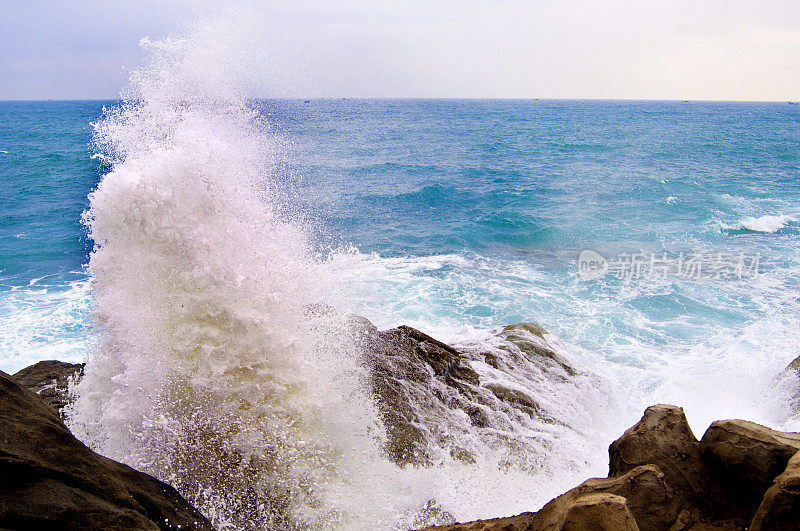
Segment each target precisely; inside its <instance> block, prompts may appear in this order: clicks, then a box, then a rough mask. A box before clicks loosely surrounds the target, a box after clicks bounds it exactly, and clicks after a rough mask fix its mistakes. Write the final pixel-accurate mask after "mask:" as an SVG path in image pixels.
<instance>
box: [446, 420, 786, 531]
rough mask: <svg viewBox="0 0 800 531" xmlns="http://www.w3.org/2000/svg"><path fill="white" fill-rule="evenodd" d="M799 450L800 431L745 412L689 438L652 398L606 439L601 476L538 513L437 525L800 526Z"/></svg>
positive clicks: (469, 528)
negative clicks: (606, 462)
mask: <svg viewBox="0 0 800 531" xmlns="http://www.w3.org/2000/svg"><path fill="white" fill-rule="evenodd" d="M798 450H800V434H798V433H784V432H778V431H775V430H771V429H769V428H767V427H765V426H760V425H758V424H755V423H752V422H747V421H743V420H724V421H717V422H714V423H713V424H712V425H711V426H710V427H709V428H708V430H707V431H706V433H705V435H704V436H703V439H702V441H697V439H696V438H695V437H694V434H693V433H692V431H691V429H690V428H689V424H688V422H687V421H686V417H685V415H684V413H683V410H682V409H681V408H679V407H676V406H670V405H663V404H662V405H656V406H652V407H649V408H647V410H646V411H645V413H644V416H643V417H642V419H641V420H640V421H639V422H638V423H637V424H636V425H634V426H633V427H631V428H630V429H628V430H626V431H625V433H624V434H623V435H622V437H620V438H619V439H617V440H616V441H614V442H613V443H612V444H611V446H610V447H609V458H610V467H609V477H608V478H603V479H599V478H595V479H589V480H587V481H585V482H583V483H582V484H580V485H579V486H577V487H575V488H574V489H571V490H569V491H567V492H566V493H564V494H562V495H561V496H558V497H557V498H555V499H553V500H551V501H550V502H549V503H548V504H547V505H545V506H544V507H542V509H541V510H540V511H538V512H536V513H523V514H520V515H518V516H514V517H509V518H498V519H492V520H483V521H476V522H471V523H468V524H456V525H452V526H445V527H440V528H436V529H440V530H446V531H459V530H464V531H473V530H474V531H477V530H492V531H494V530H506V529H513V530H522V529H524V530H527V531H557V530H566V529H598V530H601V529H641V530H643V531H662V530H663V531H667V530H669V531H679V530H692V531H708V530H714V529H719V530H744V529H750V530H753V531H767V530H775V529H781V530H784V529H787V530H798V531H800V452H798ZM765 491H766V492H765Z"/></svg>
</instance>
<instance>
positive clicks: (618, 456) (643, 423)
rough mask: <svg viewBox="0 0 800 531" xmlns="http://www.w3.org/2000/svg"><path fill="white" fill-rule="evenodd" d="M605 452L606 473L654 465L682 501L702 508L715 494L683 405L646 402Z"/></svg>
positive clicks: (623, 472) (624, 471)
mask: <svg viewBox="0 0 800 531" xmlns="http://www.w3.org/2000/svg"><path fill="white" fill-rule="evenodd" d="M608 455H609V474H608V475H609V476H610V477H614V476H619V475H622V474H625V473H627V472H629V471H630V470H633V469H634V468H636V467H639V466H642V465H655V466H657V467H658V469H659V470H660V471H661V472H662V473H663V474H664V478H665V479H666V482H667V484H668V485H669V486H670V487H671V488H672V489H673V490H674V491H675V494H676V495H677V496H678V497H679V498H680V499H681V500H684V501H685V503H686V504H688V505H691V506H694V507H698V508H701V509H706V508H707V506H708V505H709V502H710V500H711V499H713V500H716V499H717V498H718V496H717V493H716V486H715V485H714V484H713V482H712V481H711V479H710V469H709V467H708V465H707V464H706V462H705V460H704V459H703V455H702V453H701V452H700V443H699V441H698V440H697V439H696V438H695V436H694V434H693V433H692V429H691V428H690V427H689V422H688V421H687V420H686V415H685V414H684V412H683V408H680V407H676V406H671V405H666V404H659V405H655V406H650V407H649V408H647V409H646V410H645V412H644V416H643V417H642V419H641V420H640V421H639V422H638V423H636V424H635V425H634V426H633V427H631V428H628V430H626V431H625V433H624V434H622V437H620V438H619V439H617V440H616V441H614V442H613V443H611V446H609V448H608Z"/></svg>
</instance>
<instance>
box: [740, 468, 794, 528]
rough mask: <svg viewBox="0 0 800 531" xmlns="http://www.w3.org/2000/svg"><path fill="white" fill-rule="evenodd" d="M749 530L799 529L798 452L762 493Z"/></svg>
mask: <svg viewBox="0 0 800 531" xmlns="http://www.w3.org/2000/svg"><path fill="white" fill-rule="evenodd" d="M749 529H750V531H770V530H773V529H780V530H783V531H794V530H798V529H800V454H795V455H794V457H792V458H791V459H790V460H789V464H788V465H787V466H786V470H784V471H783V473H782V474H780V475H779V476H778V477H777V478H776V479H775V482H774V483H773V484H772V486H771V487H770V488H769V489H768V490H767V492H766V493H765V494H764V499H763V500H762V502H761V504H760V505H759V507H758V509H757V510H756V513H755V516H754V517H753V521H752V522H751V524H750V528H749Z"/></svg>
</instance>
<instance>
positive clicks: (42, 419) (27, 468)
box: [0, 371, 212, 530]
mask: <svg viewBox="0 0 800 531" xmlns="http://www.w3.org/2000/svg"><path fill="white" fill-rule="evenodd" d="M18 374H19V373H18ZM31 374H34V371H31ZM56 379H57V378H56ZM0 528H2V529H45V528H46V529H104V530H130V529H165V530H166V529H199V530H206V529H208V530H210V529H212V527H211V524H210V522H209V521H208V520H206V519H205V518H204V517H203V516H202V515H201V514H200V513H199V512H198V511H197V510H196V509H195V508H194V507H192V506H191V505H189V504H188V503H187V502H186V501H185V500H184V499H183V498H181V496H180V495H179V494H178V493H177V491H175V489H173V488H172V487H170V486H169V485H167V484H165V483H162V482H160V481H158V480H156V479H155V478H153V477H151V476H149V475H147V474H143V473H141V472H137V471H136V470H134V469H132V468H130V467H128V466H126V465H123V464H120V463H117V462H115V461H112V460H110V459H107V458H105V457H102V456H100V455H98V454H96V453H94V452H93V451H91V450H90V449H89V448H87V447H86V446H84V445H83V444H82V443H81V442H80V441H78V440H77V439H76V438H75V437H74V436H73V435H72V434H71V433H70V432H69V430H68V429H67V428H66V426H64V423H63V422H62V421H61V420H60V419H59V417H58V415H57V414H56V412H55V411H54V410H53V409H52V408H51V407H48V406H47V405H45V403H44V402H43V401H42V400H40V399H39V398H38V397H37V396H36V395H35V394H33V393H32V392H30V391H28V390H27V389H24V388H23V387H21V386H20V385H19V384H17V383H16V382H15V381H14V380H12V379H11V377H9V376H8V375H7V374H5V373H3V372H0Z"/></svg>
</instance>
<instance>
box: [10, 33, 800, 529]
mask: <svg viewBox="0 0 800 531" xmlns="http://www.w3.org/2000/svg"><path fill="white" fill-rule="evenodd" d="M172 44H173V45H175V43H172ZM159 53H161V55H160V58H161V62H158V61H157V62H156V63H155V65H154V66H150V67H149V68H150V69H149V70H148V69H145V70H143V71H142V72H143V76H142V77H141V78H140V79H138V81H137V80H134V81H135V82H134V88H135V89H136V90H138V92H136V90H135V91H134V92H135V94H134V97H131V98H130V99H129V100H128V101H127V102H94V101H86V102H2V103H0V174H1V175H2V190H3V192H2V194H0V201H2V205H3V206H2V217H0V249H1V250H2V252H0V284H1V286H0V369H2V370H4V371H6V372H14V371H16V370H18V369H20V368H22V367H24V366H26V365H29V364H31V363H34V362H35V361H37V360H40V359H53V358H55V359H61V360H64V361H73V362H76V361H86V360H87V359H88V360H89V366H88V367H87V376H86V378H85V380H84V382H83V383H82V384H81V386H80V387H79V389H78V393H79V400H78V403H77V404H76V410H75V412H74V418H75V420H74V424H73V425H72V426H73V429H74V430H75V431H76V433H78V434H79V436H81V438H82V439H84V440H85V441H86V442H87V443H89V444H91V445H92V446H93V447H95V448H97V449H98V450H100V451H102V452H103V453H105V454H106V455H109V456H110V457H113V458H117V459H122V460H125V461H127V462H129V463H130V464H132V465H134V466H137V467H138V468H141V469H144V470H147V471H149V472H151V473H154V474H156V475H159V476H160V477H162V479H165V480H167V481H170V482H172V483H173V484H176V485H177V486H179V487H180V488H182V492H184V493H186V492H189V491H191V492H190V495H191V497H192V501H193V502H195V503H198V504H199V505H201V507H202V508H203V509H204V510H205V511H206V513H207V514H208V515H209V516H210V517H212V518H214V519H215V523H217V524H218V525H220V526H221V527H225V526H230V527H237V526H238V527H242V525H243V524H242V523H241V521H239V520H236V518H237V517H236V515H237V514H240V515H241V514H243V513H244V514H245V517H246V518H247V519H248V521H249V522H255V523H258V524H259V525H273V526H276V527H286V526H289V525H297V526H300V527H302V526H311V527H319V526H329V527H355V528H359V527H365V528H366V527H369V526H378V527H391V526H394V525H399V526H403V525H410V524H409V522H412V521H414V516H413V514H414V508H415V507H421V506H423V505H424V504H425V503H426V502H428V501H431V500H433V501H435V503H437V504H439V506H441V507H442V508H443V509H444V510H446V511H449V512H451V513H452V514H454V515H455V516H456V517H457V518H459V519H469V518H479V517H491V516H498V515H502V514H513V513H514V512H521V511H523V510H531V509H535V508H536V507H537V506H539V505H541V504H542V503H544V502H545V501H547V499H549V497H550V496H552V495H555V494H557V493H558V492H559V491H560V490H563V489H564V488H568V487H569V486H571V485H572V484H574V483H577V482H578V481H579V480H580V479H581V478H583V477H585V476H586V475H588V474H602V473H603V468H604V466H605V465H606V459H607V457H606V455H605V448H606V446H607V444H608V443H609V442H610V441H611V440H613V439H614V438H616V437H617V436H618V435H619V434H620V433H621V430H622V429H624V428H625V427H626V426H628V425H630V424H632V423H633V422H635V421H636V420H637V419H638V418H639V416H640V415H641V412H642V410H643V408H644V407H646V406H647V405H650V404H653V403H658V402H667V403H673V404H677V405H680V406H683V407H684V408H685V410H686V413H687V416H688V418H689V420H690V423H691V425H692V427H693V428H694V429H695V431H696V433H697V434H698V435H699V434H701V433H702V431H703V430H704V429H705V428H706V426H707V425H708V423H709V422H710V421H712V420H714V419H717V418H745V419H749V420H754V421H757V422H761V423H764V424H767V425H769V426H772V427H775V428H779V429H798V428H800V426H798V422H797V419H796V417H795V413H794V412H793V411H792V409H791V408H790V406H789V399H788V393H790V392H791V389H787V388H786V385H785V383H781V381H780V380H776V379H775V377H776V375H778V374H779V373H780V372H781V371H782V369H783V368H784V367H785V366H786V365H787V364H788V363H789V362H791V361H792V359H794V358H795V357H796V356H798V355H800V340H799V338H800V312H798V310H800V251H799V250H798V249H800V246H798V242H799V241H800V121H799V119H800V109H798V107H797V106H792V105H787V104H785V103H747V102H731V103H719V102H638V101H554V100H520V101H514V100H485V101H483V100H352V99H324V100H307V101H306V100H260V101H254V100H252V99H249V98H248V97H247V95H246V94H242V93H241V92H239V91H238V89H237V87H236V86H233V85H228V84H226V83H221V84H219V83H217V84H211V85H210V86H207V87H203V88H202V90H198V89H197V84H196V78H195V77H193V76H194V75H195V74H196V73H197V70H196V69H193V68H194V66H196V65H193V64H192V61H191V57H188V58H187V56H186V54H185V50H181V49H178V51H176V50H174V49H170V48H169V47H166V48H165V47H162V48H161V51H160V52H159ZM176 58H177V60H176ZM189 73H191V74H192V75H189ZM167 74H168V75H167ZM137 83H138V85H137ZM165 87H170V88H169V90H167V89H166V88H165ZM176 87H177V88H176ZM104 109H106V110H105V111H104ZM93 123H94V124H96V126H94V127H93V126H92V124H93ZM97 154H99V156H94V157H93V155H97ZM90 194H91V195H90ZM93 244H94V245H97V247H96V248H95V252H94V253H93V254H91V250H92V246H93ZM589 258H592V259H593V260H592V261H590V260H589ZM582 268H583V269H582ZM319 303H324V304H326V305H329V306H331V307H334V308H337V309H338V310H341V311H342V312H344V313H345V314H346V313H355V314H358V315H362V316H365V317H367V318H368V319H370V320H371V321H373V322H374V323H375V324H376V325H378V326H379V327H380V328H388V327H393V326H397V325H400V324H408V325H411V326H414V327H416V328H418V329H420V330H422V331H424V332H426V333H428V334H431V335H433V336H434V337H436V338H438V339H441V340H443V341H447V342H451V343H454V344H457V345H460V346H463V347H464V348H470V347H471V346H475V345H480V344H484V343H487V342H489V341H490V340H491V337H492V333H493V330H496V329H497V328H499V327H502V326H503V325H505V324H510V323H516V322H523V321H534V322H537V323H539V324H540V325H542V326H543V327H544V328H545V329H547V330H548V332H550V333H551V334H552V336H549V337H551V341H552V342H553V344H556V345H558V346H559V348H560V349H561V351H562V352H563V354H564V355H565V356H568V357H569V359H571V360H572V361H573V362H574V363H576V364H577V365H579V366H580V367H582V368H584V369H585V370H586V371H589V372H590V373H592V374H594V375H596V376H597V382H600V383H598V384H597V385H596V386H595V387H594V388H593V390H592V389H588V388H587V387H580V386H577V385H576V386H575V387H574V388H569V390H568V391H565V395H564V396H555V397H553V396H548V397H547V399H548V400H552V401H563V402H564V403H570V404H577V408H578V409H580V411H581V414H580V415H578V413H577V411H578V409H572V410H569V409H567V410H565V411H573V412H574V415H575V419H568V418H564V419H559V421H560V422H563V424H564V425H565V426H567V427H568V429H567V430H566V431H565V432H564V433H562V435H561V437H562V441H563V444H562V445H561V446H560V447H558V446H557V447H556V448H557V450H555V451H553V453H552V455H545V456H541V462H542V463H544V465H542V470H541V471H540V472H541V473H540V474H539V475H538V476H537V472H536V471H535V470H503V471H498V470H495V469H493V468H492V460H491V456H489V455H487V456H485V457H486V459H484V460H483V461H481V462H479V463H477V464H476V465H474V467H473V468H470V467H468V466H465V465H458V464H455V463H440V464H439V467H438V468H437V467H433V468H432V469H420V470H402V471H401V470H399V469H397V468H396V467H394V465H392V464H390V463H388V461H386V460H385V459H383V458H382V456H381V455H380V454H381V452H380V444H381V440H382V437H384V435H383V434H382V431H381V430H382V427H381V425H380V420H379V418H378V416H377V415H376V411H375V407H374V404H372V401H371V398H370V396H369V391H368V389H367V388H368V385H367V383H366V375H365V374H364V373H363V370H362V368H361V367H359V366H358V359H359V358H358V353H357V352H354V351H353V350H354V349H353V348H352V347H351V346H349V345H348V341H347V340H345V341H341V339H342V337H344V338H345V339H346V335H344V336H342V335H341V334H340V332H341V330H342V327H343V326H344V325H343V321H337V320H336V319H334V318H330V319H328V318H325V319H322V320H319V319H316V318H314V317H313V316H311V317H310V316H309V314H308V311H307V309H308V308H309V307H313V305H315V304H319ZM592 385H595V384H592ZM542 392H545V390H543V391H542ZM546 392H548V393H551V392H552V389H551V388H547V390H546ZM595 392H598V393H599V394H598V395H595V394H592V393H595ZM596 396H603V397H604V399H603V400H595V397H596ZM587 397H588V398H587ZM187 421H188V422H187ZM189 425H191V429H187V426H189ZM543 429H544V428H543ZM184 447H192V448H194V449H195V450H202V452H200V454H199V455H198V454H193V455H188V454H187V452H186V451H185V449H184ZM203 452H205V453H203ZM559 452H561V453H560V454H559ZM488 453H489V450H487V454H488ZM243 455H244V456H246V458H244V459H243V458H242V456H243ZM220 456H225V457H224V459H223V458H221V457H220ZM232 456H237V457H232ZM215 459H216V460H217V461H218V462H217V463H216V464H215V465H214V466H216V467H218V469H216V475H214V471H213V470H212V472H209V473H208V476H207V477H206V476H203V477H199V476H202V474H201V473H200V472H201V471H200V470H199V469H198V464H199V463H207V462H208V461H209V460H211V461H214V460H215ZM237 459H238V461H237ZM232 460H233V461H236V462H233V461H232ZM548 463H550V465H548ZM211 468H213V467H211ZM231 470H236V471H237V474H238V475H237V474H230V471H231ZM204 472H206V471H204ZM226 474H227V477H226V481H227V483H224V484H223V483H220V477H222V476H224V475H226ZM539 476H540V477H539ZM537 477H538V479H537ZM559 478H560V479H559ZM487 485H490V486H491V490H492V493H491V495H488V494H487V492H486V490H487V489H486V486H487ZM215 486H216V488H215ZM192 489H194V490H192ZM237 489H238V490H237ZM223 491H224V492H223ZM263 499H268V500H272V503H273V504H274V507H272V508H277V510H276V511H273V512H272V513H270V511H271V508H270V507H267V508H264V507H261V508H260V509H258V508H256V509H253V507H254V505H253V504H254V503H255V505H257V503H256V502H257V501H258V500H262V501H263ZM254 500H255V501H254ZM243 508H246V510H245V509H243ZM215 511H216V512H215ZM248 511H249V512H248ZM276 514H277V516H275V515H276ZM287 515H288V516H287ZM409 515H411V516H409ZM270 518H272V520H270ZM282 518H287V519H288V520H281V519H282ZM254 525H255V524H254Z"/></svg>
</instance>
